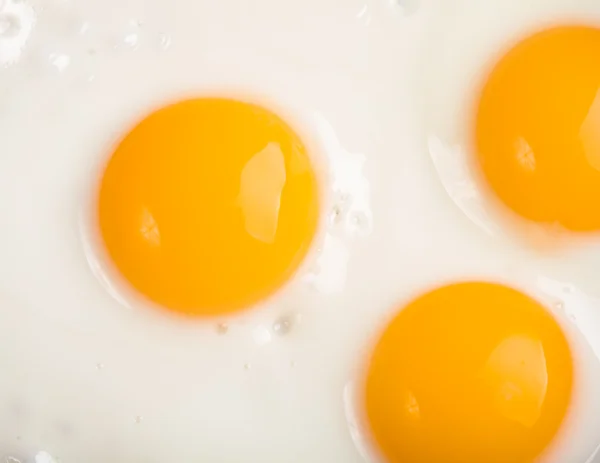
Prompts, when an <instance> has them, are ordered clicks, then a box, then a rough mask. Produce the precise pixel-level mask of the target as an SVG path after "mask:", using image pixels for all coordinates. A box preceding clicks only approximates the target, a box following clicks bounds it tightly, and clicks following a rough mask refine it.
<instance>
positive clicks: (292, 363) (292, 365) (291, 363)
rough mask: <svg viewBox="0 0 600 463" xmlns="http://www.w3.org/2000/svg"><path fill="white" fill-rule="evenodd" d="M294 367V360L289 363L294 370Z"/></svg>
mask: <svg viewBox="0 0 600 463" xmlns="http://www.w3.org/2000/svg"><path fill="white" fill-rule="evenodd" d="M295 366H296V361H295V360H292V361H291V362H290V367H292V368H294V367H295Z"/></svg>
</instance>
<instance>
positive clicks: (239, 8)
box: [0, 0, 600, 463]
mask: <svg viewBox="0 0 600 463" xmlns="http://www.w3.org/2000/svg"><path fill="white" fill-rule="evenodd" d="M553 1H554V3H553V5H554V6H555V9H554V10H552V8H551V7H549V6H547V5H549V4H548V2H545V3H544V2H541V1H539V2H535V4H534V3H532V4H531V5H529V6H528V7H527V8H525V7H524V8H523V11H524V10H526V9H527V11H528V13H527V14H523V16H522V18H525V19H527V18H528V19H529V20H530V21H529V22H528V21H525V19H523V21H522V22H519V21H517V20H515V21H514V22H513V21H512V20H513V19H514V17H512V16H511V17H509V16H506V17H504V16H502V18H503V21H500V22H499V25H498V28H497V31H496V32H493V31H487V28H485V27H482V29H483V31H478V33H477V34H475V35H476V36H479V35H481V37H482V40H481V41H480V43H479V41H478V46H477V47H473V49H471V48H465V50H466V51H465V53H467V52H468V53H471V51H472V50H475V49H476V48H477V49H479V50H481V51H482V53H481V55H477V56H476V55H475V54H473V55H469V59H468V62H469V63H472V65H473V66H472V67H471V68H470V69H475V68H477V69H484V68H485V66H486V65H485V63H484V61H486V59H488V58H490V56H491V55H487V54H486V53H487V52H486V50H491V49H492V48H486V46H485V44H490V43H492V41H493V40H495V39H498V40H499V41H501V40H504V39H505V38H507V37H508V36H509V35H510V31H515V30H516V28H518V26H519V24H520V25H522V26H523V31H525V32H532V33H533V32H534V29H533V26H534V22H535V21H534V19H535V18H537V17H538V16H537V13H535V12H534V10H535V11H538V10H536V6H537V7H539V11H550V10H552V13H553V14H555V16H554V18H553V19H556V18H562V17H563V16H562V15H568V14H569V11H567V10H568V6H567V5H566V2H560V1H559V0H553ZM471 3H472V5H470V4H471ZM474 4H475V2H463V3H458V2H450V3H448V2H441V1H440V2H433V1H426V0H421V1H408V2H407V1H395V2H389V1H387V0H344V1H338V0H326V1H323V0H307V1H304V2H297V3H294V2H292V3H290V2H283V3H282V2H277V1H274V0H260V1H257V2H256V1H254V2H248V1H247V0H227V1H222V2H208V1H192V0H174V1H172V2H153V1H152V2H149V1H147V0H120V1H116V0H110V1H102V2H101V1H96V0H89V1H87V2H77V1H75V0H44V1H42V0H4V1H2V0H0V62H1V63H2V65H3V66H4V67H3V68H2V69H0V94H1V95H2V98H3V104H2V105H1V107H0V140H2V141H1V146H2V147H3V154H2V155H1V156H0V185H2V195H0V210H2V211H3V219H4V222H3V224H4V226H3V228H2V232H1V233H2V235H0V237H1V240H0V242H1V245H0V276H1V279H0V281H1V283H0V304H1V307H2V309H1V310H0V325H1V326H2V328H3V336H1V337H0V374H1V377H2V381H0V458H2V457H4V460H5V461H6V462H7V463H8V462H10V463H17V462H19V463H23V462H35V463H58V462H61V463H78V462H82V461H85V462H89V463H96V462H98V463H100V462H106V461H111V462H114V463H137V462H139V463H152V462H159V461H160V462H162V461H166V460H169V461H170V460H175V461H210V462H217V461H218V462H222V463H239V462H242V461H262V462H265V463H268V462H273V463H275V462H277V463H280V462H282V461H285V462H287V463H305V462H307V461H310V462H315V463H321V462H322V463H329V462H332V461H341V462H346V463H396V462H397V461H406V460H407V459H409V460H411V461H410V462H409V463H413V462H414V463H418V462H425V461H427V463H430V460H431V458H438V457H440V458H441V457H444V458H446V459H447V458H452V459H453V460H454V461H460V462H461V463H464V462H465V461H468V463H471V461H473V459H479V460H481V459H485V460H487V461H506V459H507V458H509V459H511V458H512V459H513V460H515V463H516V462H517V460H520V462H522V463H529V462H531V461H539V462H540V463H563V462H564V461H569V462H573V463H579V462H581V463H584V462H586V463H587V462H588V461H592V460H591V458H593V455H594V454H595V451H596V449H597V447H598V445H599V444H600V436H599V435H598V432H597V431H596V430H597V429H598V418H597V413H595V411H596V410H597V409H598V407H600V403H599V402H598V401H599V400H600V399H598V398H597V394H595V391H596V390H598V387H600V366H599V363H598V355H600V343H599V342H598V341H597V339H599V337H598V336H597V334H598V333H599V332H600V315H599V314H600V302H599V301H598V299H595V298H594V297H592V296H590V294H589V292H588V291H587V287H586V286H585V284H583V285H582V280H581V279H579V278H575V277H574V278H573V279H561V278H560V277H561V275H562V273H561V272H558V273H557V272H549V271H548V268H547V263H548V260H547V259H546V258H545V257H544V256H542V255H540V254H539V253H536V252H526V251H524V250H523V248H524V246H523V247H519V246H513V245H512V243H511V242H509V241H498V240H494V239H490V237H489V236H487V235H486V234H484V233H481V231H480V229H479V228H477V227H475V226H473V223H472V222H471V221H468V220H464V217H463V215H462V213H461V212H460V211H459V210H458V209H457V208H453V207H449V200H448V195H447V191H446V190H445V189H444V188H442V186H441V185H440V182H439V178H438V176H437V175H436V172H434V169H433V168H432V166H431V158H430V156H429V153H428V146H427V143H426V138H427V135H429V134H430V133H432V132H435V131H434V130H433V127H437V126H434V125H433V124H432V123H431V121H428V120H422V119H421V118H420V117H419V115H420V114H424V113H426V114H429V113H428V112H427V108H428V106H426V105H424V98H423V95H422V94H421V93H419V91H420V90H422V89H423V87H424V85H423V84H424V83H427V81H429V80H431V78H432V77H436V78H439V77H441V76H442V75H444V73H440V72H434V70H431V69H430V70H428V71H426V70H425V68H428V66H429V64H428V66H423V64H425V63H430V62H431V61H430V60H429V58H430V57H431V56H436V54H437V53H439V54H443V53H444V50H446V51H447V50H455V51H456V53H457V54H459V55H460V53H458V51H459V50H456V49H454V48H453V46H452V45H453V43H452V42H451V41H448V40H443V39H442V40H441V39H440V33H442V32H443V31H446V32H447V31H450V30H451V29H449V27H450V26H452V24H453V22H452V21H450V20H449V19H448V18H449V17H450V16H448V14H447V13H448V9H451V10H452V12H453V14H454V15H455V16H453V17H455V18H462V21H463V22H462V24H467V23H468V24H473V22H472V21H470V20H469V18H471V19H472V18H473V16H470V15H473V14H474V12H476V11H480V12H481V14H482V18H484V17H486V16H485V15H486V14H489V15H493V14H494V11H498V9H499V8H502V5H503V4H500V3H499V2H493V1H488V2H485V4H481V5H480V9H479V10H476V9H475V8H471V7H473V6H474ZM469 5H470V7H469ZM544 5H546V8H547V9H546V10H544ZM581 5H582V7H581V12H582V14H584V13H585V12H587V11H588V10H586V9H585V8H584V5H585V4H584V3H581ZM589 5H591V3H589ZM512 7H513V8H514V11H515V12H516V11H520V10H518V7H517V3H516V2H514V4H512ZM443 17H445V18H446V19H445V20H440V18H443ZM517 17H521V16H517ZM548 17H550V16H548ZM565 19H566V16H565ZM460 21H461V20H459V19H457V24H459V23H461V22H460ZM502 24H503V25H504V26H502ZM483 25H484V24H483V23H477V27H480V26H483ZM525 26H527V27H525ZM530 26H531V27H532V29H530ZM460 30H463V31H464V32H465V33H467V32H468V31H469V29H468V28H462V29H460ZM472 31H473V32H474V30H472ZM484 32H486V33H484ZM487 32H489V33H487ZM505 34H506V35H505ZM448 35H449V36H452V34H451V33H449V34H448ZM471 37H474V36H473V35H472V36H471ZM457 43H458V42H457ZM461 50H462V49H461ZM469 50H471V51H469ZM434 61H435V60H434ZM435 62H436V63H438V64H440V66H441V65H443V63H444V61H443V60H441V59H440V60H439V61H435ZM478 66H482V67H481V68H479V67H478ZM464 69H466V67H464ZM454 72H457V71H456V70H452V72H447V73H446V79H444V80H443V83H444V85H454V84H455V83H456V82H457V81H456V80H454V77H453V73H454ZM435 88H436V89H437V90H440V92H441V94H443V95H446V96H448V98H449V99H448V100H444V99H440V100H438V101H440V102H443V101H450V96H451V97H452V99H454V98H455V99H456V101H457V102H458V101H459V100H461V98H466V99H468V98H475V96H474V95H475V94H472V93H468V94H467V89H465V88H464V87H460V88H457V89H456V91H451V92H448V93H445V92H443V91H442V89H443V88H444V87H443V86H441V85H440V86H438V87H435ZM461 88H462V89H463V90H465V91H464V92H462V91H461ZM469 90H470V89H469ZM427 94H428V93H427ZM431 96H433V93H432V94H431ZM427 101H434V99H433V98H432V99H431V100H427ZM452 101H454V100H452ZM461 101H462V100H461ZM503 101H504V99H503V98H501V99H500V101H498V102H495V101H491V103H493V104H492V106H493V105H495V104H496V103H502V102H503ZM458 106H460V103H457V107H454V109H455V110H456V113H454V114H461V112H460V111H459V109H458ZM443 107H444V108H446V109H448V108H450V106H449V105H448V106H444V105H443ZM465 107H466V106H465ZM492 113H493V111H492ZM439 115H440V120H442V121H444V120H445V119H444V118H443V117H441V116H442V114H439ZM482 120H483V119H482ZM461 121H462V119H461V118H459V117H457V118H455V119H454V120H453V122H454V123H456V125H454V126H453V127H463V125H461V123H462V122H461ZM490 123H491V124H493V123H494V121H493V120H491V122H490V121H488V120H487V119H485V121H484V126H486V127H487V124H490ZM464 124H465V125H464V127H467V124H468V120H467V119H465V120H464ZM484 132H485V133H486V134H487V133H488V131H487V130H484ZM436 133H438V136H437V140H439V144H440V146H445V145H444V144H443V143H442V140H443V137H442V134H441V132H436ZM448 133H452V130H449V132H448ZM492 135H495V134H492ZM485 140H488V139H487V138H485ZM485 140H484V141H485ZM429 141H430V142H431V138H430V139H429ZM492 143H493V140H492ZM431 146H432V144H431V143H429V148H430V147H431ZM457 165H461V166H462V165H466V164H460V163H459V164H457ZM438 167H439V166H438ZM441 170H443V169H441ZM441 170H440V172H441ZM469 178H470V177H469ZM473 179H475V177H473ZM474 182H475V180H474ZM473 184H474V185H479V183H473ZM490 184H492V182H491V181H490ZM483 188H484V187H482V190H481V191H483ZM490 189H492V188H491V187H490ZM477 191H479V190H477ZM490 196H493V195H491V194H490ZM498 196H499V197H500V198H502V196H501V195H500V194H498ZM490 202H493V201H492V200H490ZM497 202H499V203H501V202H502V201H501V199H498V200H497ZM482 207H483V206H482ZM492 207H496V206H492ZM506 207H507V208H508V209H510V207H509V206H506ZM497 208H498V209H501V208H500V207H499V206H498V207H497ZM514 209H515V213H517V212H518V211H517V210H516V209H518V208H517V207H516V206H514ZM486 210H488V209H487V206H486ZM494 210H495V209H493V208H491V209H489V211H494ZM519 210H520V209H519ZM490 214H492V212H490ZM502 214H503V213H502V212H498V217H501V216H502ZM582 214H583V215H582V216H581V220H588V219H590V218H589V217H587V216H585V215H586V212H585V211H584V212H582ZM584 216H585V217H584ZM501 220H502V219H500V221H499V222H498V223H501ZM590 220H591V219H590ZM574 223H575V224H576V226H573V227H571V228H582V227H580V226H579V225H581V223H583V222H574ZM502 226H504V225H502ZM570 262H571V261H568V260H567V259H566V258H565V259H562V258H559V259H556V262H555V263H554V266H555V268H556V269H562V268H563V267H564V266H566V267H564V268H567V269H568V268H569V265H570ZM575 276H577V277H579V276H580V275H579V274H578V275H575ZM469 438H473V439H475V440H476V441H477V444H476V445H475V444H473V443H472V442H470V440H469ZM436 452H437V453H436ZM469 459H471V460H469ZM536 459H537V460H536ZM445 463H447V460H445Z"/></svg>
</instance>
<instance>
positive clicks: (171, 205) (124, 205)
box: [98, 98, 318, 315]
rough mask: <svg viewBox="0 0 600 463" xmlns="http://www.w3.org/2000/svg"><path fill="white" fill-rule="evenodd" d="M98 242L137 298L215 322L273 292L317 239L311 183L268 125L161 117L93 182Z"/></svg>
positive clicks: (293, 149) (225, 106)
mask: <svg viewBox="0 0 600 463" xmlns="http://www.w3.org/2000/svg"><path fill="white" fill-rule="evenodd" d="M98 212H99V223H100V232H101V236H102V238H103V241H104V244H105V245H106V249H107V250H108V253H109V255H110V257H111V258H112V260H113V261H114V263H115V265H116V267H117V268H118V270H119V271H120V272H121V273H122V275H123V276H124V277H125V278H126V279H127V280H128V281H129V282H130V283H131V284H132V285H133V286H134V287H135V288H136V289H137V290H138V291H139V292H140V293H142V294H143V295H144V296H146V297H147V298H149V299H151V300H152V301H154V302H156V303H158V304H161V305H162V306H164V307H167V308H169V309H171V310H174V311H177V312H180V313H185V314H188V315H218V314H225V313H230V312H233V311H236V310H240V309H242V308H245V307H247V306H249V305H252V304H254V303H256V302H258V301H260V300H261V299H263V298H265V297H267V296H269V295H270V294H272V293H273V292H274V291H276V290H277V289H278V288H279V287H280V286H281V285H282V284H283V283H285V281H286V280H288V279H289V278H290V277H291V275H292V274H293V273H294V271H295V270H296V269H297V268H298V265H299V264H300V262H301V260H302V259H303V257H304V256H305V254H306V252H307V250H308V248H309V246H310V244H311V241H312V239H313V237H314V235H315V230H316V227H317V218H318V197H317V182H316V178H315V174H314V172H313V169H312V167H311V163H310V160H309V158H308V155H307V153H306V149H305V147H304V145H303V143H302V141H301V140H300V139H299V138H298V136H297V135H296V134H295V133H294V132H293V131H292V129H291V128H290V127H289V126H288V125H287V124H286V123H285V122H284V121H283V120H281V119H280V118H279V117H277V116H276V115H275V114H273V113H271V112H269V111H268V110H266V109H264V108H261V107H258V106H254V105H251V104H246V103H241V102H238V101H234V100H226V99H217V98H205V99H195V100H188V101H184V102H181V103H177V104H174V105H172V106H168V107H165V108H163V109H161V110H159V111H157V112H155V113H153V114H151V115H150V116H149V117H148V118H146V119H144V120H143V121H142V122H141V123H140V124H139V125H138V126H137V127H135V128H134V129H133V130H132V131H131V132H130V133H129V134H128V135H127V136H126V137H125V138H124V140H123V141H122V142H121V143H120V144H119V145H118V147H117V148H116V150H115V152H114V154H113V156H112V157H111V159H110V161H109V163H108V165H107V167H106V171H105V172H104V176H103V178H102V182H101V186H100V194H99V210H98Z"/></svg>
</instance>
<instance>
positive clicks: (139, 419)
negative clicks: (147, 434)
mask: <svg viewBox="0 0 600 463" xmlns="http://www.w3.org/2000/svg"><path fill="white" fill-rule="evenodd" d="M143 419H144V417H143V416H140V415H138V416H136V417H135V423H136V424H140V423H141V422H142V421H143Z"/></svg>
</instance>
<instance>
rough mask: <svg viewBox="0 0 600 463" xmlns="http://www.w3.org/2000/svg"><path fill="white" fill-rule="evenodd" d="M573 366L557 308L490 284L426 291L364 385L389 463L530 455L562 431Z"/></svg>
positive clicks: (524, 460) (519, 460) (400, 319)
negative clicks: (549, 308)
mask: <svg viewBox="0 0 600 463" xmlns="http://www.w3.org/2000/svg"><path fill="white" fill-rule="evenodd" d="M572 382H573V365H572V358H571V352H570V349H569V345H568V343H567V340H566V338H565V336H564V334H563V332H562V330H561V328H560V327H559V325H558V324H557V322H556V321H555V320H554V319H553V318H552V316H551V315H550V314H549V313H548V312H547V311H546V310H545V309H544V307H542V306H541V305H540V304H538V303H537V302H535V301H534V300H532V299H530V298H529V297H527V296H525V295H523V294H521V293H519V292H517V291H515V290H513V289H510V288H507V287H504V286H500V285H496V284H491V283H460V284H454V285H451V286H445V287H442V288H439V289H437V290H434V291H432V292H430V293H427V294H425V295H423V296H421V297H419V298H418V299H416V300H414V301H413V302H411V303H410V304H409V305H408V306H407V307H405V308H404V309H403V310H402V311H401V312H400V313H399V314H398V315H397V316H396V318H395V319H394V320H393V321H392V322H391V323H390V325H389V326H388V327H387V328H386V330H385V332H384V333H383V335H382V337H381V338H380V339H379V342H378V343H377V345H376V348H375V351H374V353H373V355H372V357H371V359H370V363H369V366H368V372H367V381H366V387H365V401H366V402H365V404H366V413H367V420H368V424H369V427H370V429H371V432H372V435H373V437H374V439H375V441H376V442H377V444H378V445H379V447H380V449H381V451H382V453H383V454H384V456H385V457H386V458H387V461H388V462H390V463H482V462H485V463H508V462H510V463H530V462H532V461H534V460H535V458H536V457H538V456H539V455H540V454H541V453H542V452H543V451H544V449H546V448H547V446H548V445H549V444H550V443H551V441H552V440H553V438H554V437H555V435H556V433H557V431H558V429H559V427H560V425H561V423H562V422H563V419H564V417H565V414H566V411H567V408H568V406H569V403H570V400H571V392H572V391H571V389H572Z"/></svg>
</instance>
